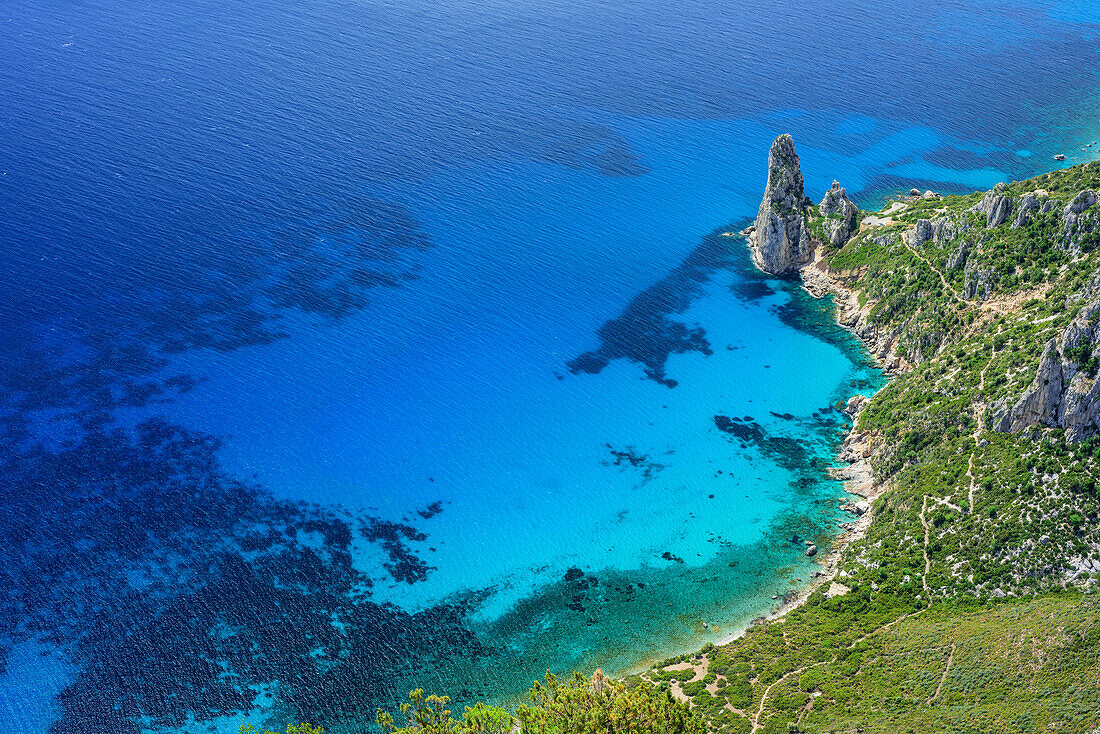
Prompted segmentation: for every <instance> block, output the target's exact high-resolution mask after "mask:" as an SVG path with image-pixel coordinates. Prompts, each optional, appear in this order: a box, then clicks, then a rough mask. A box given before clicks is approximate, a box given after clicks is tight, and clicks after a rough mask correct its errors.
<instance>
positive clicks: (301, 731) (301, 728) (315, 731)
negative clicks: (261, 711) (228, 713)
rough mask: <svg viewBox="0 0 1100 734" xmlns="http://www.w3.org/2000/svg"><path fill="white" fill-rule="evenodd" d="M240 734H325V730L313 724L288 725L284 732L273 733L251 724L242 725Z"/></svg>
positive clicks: (239, 730)
mask: <svg viewBox="0 0 1100 734" xmlns="http://www.w3.org/2000/svg"><path fill="white" fill-rule="evenodd" d="M238 732H239V734H325V730H324V729H322V728H321V727H319V726H313V725H312V724H287V725H286V729H285V731H283V732H277V731H272V730H270V729H268V728H266V727H265V728H264V729H257V728H256V727H254V726H252V725H251V724H241V726H240V729H238Z"/></svg>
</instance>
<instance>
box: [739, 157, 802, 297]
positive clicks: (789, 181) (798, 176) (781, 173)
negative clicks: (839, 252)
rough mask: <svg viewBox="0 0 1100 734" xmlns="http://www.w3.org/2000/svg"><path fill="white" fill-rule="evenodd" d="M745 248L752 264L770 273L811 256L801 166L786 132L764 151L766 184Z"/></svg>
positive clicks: (794, 266)
mask: <svg viewBox="0 0 1100 734" xmlns="http://www.w3.org/2000/svg"><path fill="white" fill-rule="evenodd" d="M749 249H750V251H751V252H752V261H753V262H754V263H755V264H756V267H758V268H760V269H761V270H762V271H764V272H765V273H770V274H772V275H782V274H785V273H790V272H791V271H793V270H796V269H798V268H799V267H800V266H802V265H805V264H806V263H807V262H809V261H810V260H811V259H812V258H813V243H812V241H811V239H810V234H809V231H808V228H807V226H806V194H805V190H804V184H803V180H802V169H801V168H800V166H799V162H798V154H797V153H795V150H794V141H793V140H792V139H791V136H790V135H780V136H779V137H778V138H776V139H775V141H774V142H773V143H772V147H771V152H770V153H769V154H768V185H767V188H765V189H764V199H763V201H761V202H760V210H759V211H758V212H757V215H756V225H755V228H754V229H753V230H752V232H751V233H750V234H749Z"/></svg>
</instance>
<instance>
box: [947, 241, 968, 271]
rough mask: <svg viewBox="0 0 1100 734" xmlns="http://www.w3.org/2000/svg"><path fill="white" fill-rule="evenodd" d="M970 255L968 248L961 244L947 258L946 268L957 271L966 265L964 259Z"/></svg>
mask: <svg viewBox="0 0 1100 734" xmlns="http://www.w3.org/2000/svg"><path fill="white" fill-rule="evenodd" d="M969 255H970V248H968V247H967V246H966V243H965V242H964V243H962V244H961V245H959V246H958V247H956V248H955V249H954V250H952V251H951V254H950V255H948V256H947V268H948V269H949V270H958V269H959V268H961V267H964V266H965V265H966V258H967V257H969Z"/></svg>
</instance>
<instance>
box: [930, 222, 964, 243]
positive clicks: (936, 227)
mask: <svg viewBox="0 0 1100 734" xmlns="http://www.w3.org/2000/svg"><path fill="white" fill-rule="evenodd" d="M958 233H959V227H958V224H957V223H956V222H955V220H954V218H952V217H937V218H936V219H933V220H932V241H933V242H935V243H936V244H937V245H942V244H945V243H947V242H950V241H951V240H953V239H955V237H956V236H957V235H958Z"/></svg>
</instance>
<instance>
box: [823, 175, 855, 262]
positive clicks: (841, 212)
mask: <svg viewBox="0 0 1100 734" xmlns="http://www.w3.org/2000/svg"><path fill="white" fill-rule="evenodd" d="M817 210H818V213H819V214H821V216H822V217H824V221H823V222H822V227H823V228H824V230H825V237H826V238H827V239H828V240H829V242H831V243H832V244H833V245H834V246H836V247H843V246H844V245H845V244H846V243H847V242H848V240H850V239H851V238H852V235H854V234H855V233H856V232H857V231H858V230H859V208H858V207H857V206H856V205H855V204H853V203H852V200H851V199H849V198H848V192H847V191H846V190H845V189H843V188H842V187H841V186H840V183H839V182H838V181H833V185H832V187H831V188H830V189H829V190H828V191H826V192H825V197H824V198H823V199H822V200H821V203H820V204H819V205H818V207H817Z"/></svg>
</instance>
